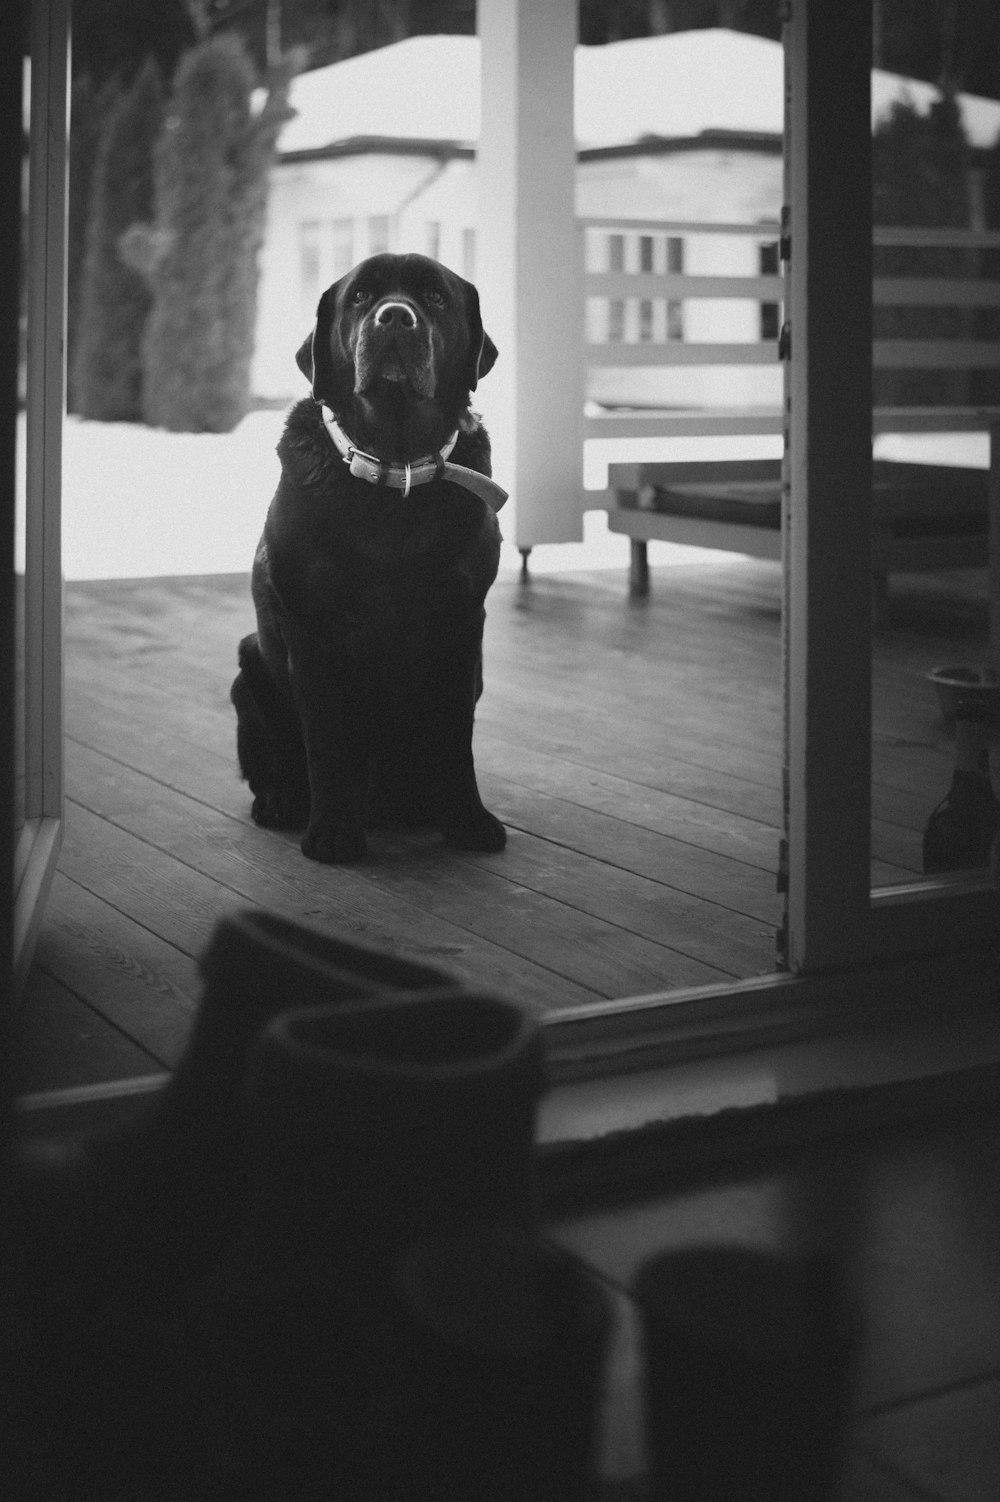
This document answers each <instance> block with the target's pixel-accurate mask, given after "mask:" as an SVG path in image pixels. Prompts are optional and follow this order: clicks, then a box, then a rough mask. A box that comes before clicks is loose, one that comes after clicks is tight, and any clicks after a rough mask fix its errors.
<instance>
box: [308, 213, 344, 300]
mask: <svg viewBox="0 0 1000 1502" xmlns="http://www.w3.org/2000/svg"><path fill="white" fill-rule="evenodd" d="M353 265H354V221H353V220H352V219H329V220H325V221H324V220H320V219H306V220H304V221H303V222H302V223H301V224H300V225H299V286H300V292H301V298H302V306H303V309H304V310H307V311H308V312H310V313H311V312H312V311H313V309H314V308H315V306H316V304H317V302H318V301H319V297H320V293H321V292H322V291H323V290H324V288H326V287H328V286H329V285H330V283H331V282H335V281H337V280H338V278H339V277H342V276H346V274H347V272H348V271H350V269H351V267H352V266H353Z"/></svg>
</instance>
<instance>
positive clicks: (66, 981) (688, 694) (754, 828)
mask: <svg viewBox="0 0 1000 1502" xmlns="http://www.w3.org/2000/svg"><path fill="white" fill-rule="evenodd" d="M981 595H982V583H981V580H979V581H976V580H974V579H963V578H961V577H958V576H955V575H952V576H950V577H949V578H948V579H947V580H946V581H945V580H938V579H931V578H926V577H925V578H920V579H908V580H900V581H894V586H893V596H894V599H893V608H892V620H891V622H890V624H889V626H888V628H886V629H883V630H882V631H881V632H880V633H879V637H878V645H877V664H876V686H877V689H876V741H877V746H876V758H875V761H876V766H875V774H876V781H875V814H876V822H875V826H874V852H875V856H876V862H875V866H874V873H873V874H874V878H875V880H877V881H883V880H884V881H892V880H898V879H901V878H905V876H906V875H907V874H908V873H914V872H916V871H917V870H919V863H920V831H921V830H922V828H923V824H924V821H925V819H926V816H927V813H928V812H929V809H930V808H931V807H932V806H933V804H934V803H935V802H936V801H937V800H938V799H939V798H940V797H941V795H942V793H943V792H944V790H945V788H946V787H947V784H948V781H949V778H950V765H951V758H950V747H949V744H948V741H947V738H946V737H945V735H944V734H943V731H942V728H941V726H940V723H939V721H938V719H937V715H936V712H935V707H934V703H933V700H932V698H931V697H930V695H929V694H928V691H927V687H926V685H925V683H924V682H923V674H924V673H925V672H926V670H927V669H928V668H929V667H931V666H934V665H936V664H940V663H942V662H951V661H957V662H961V661H970V660H971V661H979V659H980V649H978V648H977V644H981V643H982V641H983V640H984V635H985V621H986V610H985V602H984V601H982V600H981V598H980V597H981ZM779 604H780V572H779V568H778V566H777V565H770V564H761V563H759V562H753V561H750V560H747V559H740V558H733V557H725V558H721V559H720V561H718V562H712V563H710V564H697V565H691V566H683V567H677V568H670V569H665V570H661V571H655V572H654V579H653V593H652V595H651V597H650V598H649V599H648V600H646V601H642V602H630V601H629V600H628V599H627V597H626V591H625V583H624V580H623V578H622V576H621V575H620V574H618V573H616V572H595V573H590V574H586V575H584V574H574V575H550V576H548V577H540V578H536V579H533V580H532V581H531V582H530V583H529V584H528V585H526V586H525V585H522V584H521V583H520V582H519V581H518V580H516V579H514V578H511V577H507V576H505V577H503V578H502V579H501V581H500V582H499V583H498V584H497V585H496V586H495V588H494V591H493V593H492V594H491V597H490V601H489V620H488V624H487V639H486V692H485V694H484V696H483V698H482V700H481V701H480V707H479V711H478V715H477V731H476V751H477V766H478V769H479V774H480V785H481V788H482V791H483V795H484V799H485V801H486V802H487V804H488V805H489V806H490V807H491V808H493V809H494V811H495V812H496V813H497V814H498V815H499V816H500V817H501V818H502V819H503V820H504V822H505V823H506V824H507V825H508V829H509V844H508V848H507V850H506V851H505V852H504V853H502V854H500V855H492V856H477V855H461V854H456V853H454V852H448V851H444V850H443V849H442V848H441V847H440V846H439V844H438V843H437V840H436V838H434V837H431V836H424V835H407V836H393V837H382V838H376V839H375V840H373V841H372V852H371V855H370V857H369V859H368V861H367V863H366V864H364V865H363V866H359V867H356V868H331V867H321V866H318V865H316V864H314V863H312V862H310V861H307V860H306V859H305V858H304V857H303V856H302V855H301V853H300V852H299V849H298V843H297V839H296V838H295V837H292V836H284V835H278V834H274V833H270V832H266V831H262V830H259V829H257V828H256V827H255V826H254V825H253V824H252V822H251V820H250V817H249V803H250V800H249V795H248V792H247V789H246V786H245V785H244V784H242V783H241V782H240V780H239V778H238V775H237V771H236V765H235V750H234V740H235V737H234V715H233V712H232V710H231V708H230V705H229V703H228V689H229V684H230V681H231V678H232V675H233V671H234V660H235V649H236V643H237V641H238V639H239V637H240V636H241V635H243V634H244V632H246V631H247V630H250V629H252V625H253V617H252V608H251V604H250V596H249V586H248V580H247V578H246V577H245V576H230V575H225V576H215V577H207V578H183V579H157V580H138V581H124V582H101V583H84V584H72V585H69V586H68V587H67V591H66V643H67V650H66V696H67V714H66V730H67V747H66V776H67V809H66V830H65V839H64V844H63V850H62V856H61V859H60V862H59V869H58V873H57V875H56V878H55V881H54V885H53V890H52V894H51V898H50V902H49V906H48V910H47V915H46V919H45V922H44V926H43V928H42V932H41V935H40V939H39V943H38V948H37V951H36V959H35V964H34V968H33V970H32V973H31V975H30V978H29V982H28V986H27V990H26V997H25V1008H24V1013H23V1020H22V1042H21V1060H20V1065H19V1082H20V1085H21V1088H23V1089H26V1090H28V1089H39V1088H50V1087H56V1086H62V1085H69V1084H82V1083H90V1082H95V1081H100V1080H109V1079H114V1078H119V1077H125V1076H128V1075H133V1074H144V1073H149V1072H151V1071H154V1070H156V1069H158V1068H161V1067H164V1066H169V1065H170V1064H171V1063H173V1062H174V1061H175V1060H176V1058H177V1057H178V1054H179V1052H180V1051H181V1049H182V1047H183V1044H184V1040H185V1038H186V1035H187V1031H188V1028H189V1025H190V1020H191V1016H192V1013H193V1009H194V1008H195V1006H196V1004H197V998H198V995H199V982H198V974H197V956H198V955H199V953H200V952H201V951H202V950H203V948H204V946H205V945H206V943H207V942H208V939H209V936H210V934H211V932H212V929H213V926H214V924H215V922H216V920H217V919H218V917H219V916H220V915H221V914H223V913H225V912H227V911H230V910H232V909H233V908H236V907H239V906H245V905H259V906H265V907H269V908H272V909H275V910H277V911H280V912H282V913H285V914H287V915H290V916H293V917H300V918H304V919H308V920H309V921H312V922H315V923H319V924H321V925H325V926H329V927H330V928H331V929H336V930H340V931H342V932H344V933H346V934H347V935H349V936H356V937H358V938H360V939H363V940H364V941H366V942H368V943H372V944H376V945H380V946H385V947H387V948H389V949H392V950H395V951H398V952H401V953H405V954H408V955H412V956H414V957H417V958H423V959H425V960H428V961H430V962H432V963H436V964H439V965H441V966H443V967H445V968H447V969H448V970H449V971H451V972H452V973H454V974H455V975H457V976H460V977H462V978H463V979H466V980H467V981H470V982H473V983H474V984H476V985H478V986H483V987H487V988H491V989H495V990H497V991H499V992H501V993H503V994H505V995H508V996H510V997H513V998H516V999H519V1000H520V1001H522V1002H524V1003H527V1004H529V1005H531V1006H533V1007H536V1008H539V1009H540V1010H543V1011H547V1010H551V1009H553V1008H557V1007H565V1006H573V1005H576V1004H580V1003H584V1002H588V1001H592V1000H595V999H598V998H601V997H615V996H626V995H635V994H640V993H648V992H652V991H657V990H664V989H669V988H672V987H679V986H688V985H697V984H700V983H704V982H710V981H715V980H724V979H728V978H731V977H746V976H750V975H753V974H757V973H761V972H764V971H767V970H770V969H772V968H773V962H774V942H775V941H774V931H775V927H776V925H777V923H778V921H779V902H778V898H777V896H776V894H775V878H774V871H775V865H776V855H777V845H778V835H777V828H778V822H779V816H780V746H781V712H780V630H779V626H780V623H779ZM970 652H972V653H974V654H975V655H973V656H971V657H970V656H969V653H970Z"/></svg>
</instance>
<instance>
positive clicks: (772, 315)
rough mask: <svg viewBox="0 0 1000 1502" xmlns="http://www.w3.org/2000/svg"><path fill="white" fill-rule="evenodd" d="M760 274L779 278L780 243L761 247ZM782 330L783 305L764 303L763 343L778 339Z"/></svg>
mask: <svg viewBox="0 0 1000 1502" xmlns="http://www.w3.org/2000/svg"><path fill="white" fill-rule="evenodd" d="M759 256H760V274H761V276H777V275H778V270H779V265H778V242H777V241H776V240H770V241H768V243H767V244H766V245H761V246H760V247H759ZM780 329H781V304H780V303H779V302H762V303H761V305H760V337H761V340H762V342H768V341H770V340H773V339H777V337H778V333H779V331H780Z"/></svg>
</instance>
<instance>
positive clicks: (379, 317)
mask: <svg viewBox="0 0 1000 1502" xmlns="http://www.w3.org/2000/svg"><path fill="white" fill-rule="evenodd" d="M375 322H376V323H378V324H381V326H382V327H383V328H390V327H391V326H392V325H393V324H395V326H396V327H397V328H400V329H415V328H416V326H417V315H416V313H415V312H414V311H413V309H412V308H411V307H410V304H409V303H408V302H384V303H383V304H382V306H381V307H380V308H379V310H378V312H377V313H376V314H375Z"/></svg>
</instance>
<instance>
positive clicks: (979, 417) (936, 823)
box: [872, 97, 1000, 887]
mask: <svg viewBox="0 0 1000 1502" xmlns="http://www.w3.org/2000/svg"><path fill="white" fill-rule="evenodd" d="M970 132H971V133H970ZM976 144H977V142H976V140H975V131H974V126H973V125H972V124H971V123H970V117H968V115H967V114H963V111H962V108H961V102H960V100H959V102H958V103H956V102H954V101H948V100H947V99H942V98H940V97H939V98H938V99H937V100H936V102H932V103H931V104H930V105H929V106H927V105H926V104H925V105H922V106H918V104H917V103H916V102H915V101H914V100H913V99H900V100H897V101H896V102H895V103H894V104H893V106H892V108H891V110H890V111H889V112H887V113H884V114H883V115H882V116H881V118H877V119H876V126H875V139H874V210H875V250H874V278H875V280H874V287H873V307H874V340H875V343H874V356H873V364H874V370H873V401H874V407H875V421H874V427H875V438H874V448H873V455H874V473H873V507H872V544H873V616H874V627H873V652H874V656H873V706H872V707H873V751H872V883H873V885H874V886H876V887H880V886H886V885H895V884H897V883H900V882H904V883H905V882H910V881H913V880H916V879H919V878H922V877H923V876H925V875H928V876H931V875H942V874H946V873H948V872H959V871H961V872H964V873H967V872H968V871H969V870H974V871H976V870H978V871H980V872H982V873H984V874H985V872H986V870H987V866H988V861H989V848H990V843H991V839H992V835H993V833H994V829H995V825H996V822H997V816H996V803H995V799H994V795H993V792H992V786H996V785H998V784H997V775H998V773H1000V759H998V752H1000V748H998V745H997V730H998V693H997V689H996V687H995V663H996V655H995V654H996V647H997V644H996V643H994V644H993V645H992V647H991V642H990V603H989V570H988V564H989V547H988V544H989V525H988V504H987V495H988V470H989V448H990V440H989V434H988V431H985V422H986V419H985V415H984V412H983V408H984V407H985V406H986V405H987V404H996V403H997V402H998V401H1000V345H998V344H997V343H996V341H997V339H998V323H997V320H998V315H1000V296H998V293H1000V279H998V278H1000V271H998V260H1000V233H996V232H997V231H1000V213H998V205H1000V195H998V192H997V186H998V184H1000V171H998V168H997V165H996V163H989V162H987V161H986V159H985V157H984V158H983V159H982V160H981V161H980V162H979V163H978V164H977V159H976V157H975V155H974V148H975V146H976ZM989 231H993V236H992V241H991V240H990V236H989ZM991 780H992V786H991Z"/></svg>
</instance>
